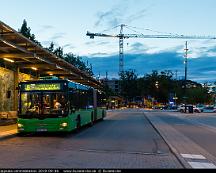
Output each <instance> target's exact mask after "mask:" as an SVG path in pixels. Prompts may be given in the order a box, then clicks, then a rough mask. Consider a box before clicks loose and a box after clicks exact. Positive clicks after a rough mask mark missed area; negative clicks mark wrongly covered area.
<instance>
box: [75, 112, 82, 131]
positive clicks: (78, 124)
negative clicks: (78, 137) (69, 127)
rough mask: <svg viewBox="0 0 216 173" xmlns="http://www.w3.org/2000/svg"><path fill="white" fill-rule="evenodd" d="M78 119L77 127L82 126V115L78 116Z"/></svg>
mask: <svg viewBox="0 0 216 173" xmlns="http://www.w3.org/2000/svg"><path fill="white" fill-rule="evenodd" d="M76 121H77V129H79V128H81V117H80V115H78V116H77V119H76Z"/></svg>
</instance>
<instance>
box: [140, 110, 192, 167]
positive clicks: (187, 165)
mask: <svg viewBox="0 0 216 173" xmlns="http://www.w3.org/2000/svg"><path fill="white" fill-rule="evenodd" d="M143 115H144V116H145V117H146V119H147V120H148V122H149V123H150V124H151V125H152V127H153V128H154V129H155V130H156V132H157V133H158V134H159V135H160V136H161V137H162V139H163V140H164V142H165V143H166V144H167V146H168V147H169V149H170V151H171V152H172V153H173V155H174V156H175V157H176V158H177V160H178V161H179V162H180V164H181V165H182V166H183V168H184V169H191V166H190V165H189V164H188V163H187V162H186V161H185V160H184V159H183V158H182V157H181V156H180V155H179V153H178V152H177V150H176V149H175V147H173V146H172V145H171V144H170V143H169V141H168V140H167V139H166V137H165V136H164V135H163V134H162V133H161V132H160V131H159V130H158V129H157V128H156V126H155V125H154V124H153V123H152V121H151V120H150V119H149V117H148V116H147V115H146V114H145V113H144V112H143Z"/></svg>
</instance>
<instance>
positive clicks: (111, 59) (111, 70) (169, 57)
mask: <svg viewBox="0 0 216 173" xmlns="http://www.w3.org/2000/svg"><path fill="white" fill-rule="evenodd" d="M85 59H88V61H89V62H90V63H92V65H93V71H94V73H95V74H96V75H97V74H99V73H100V74H101V76H105V74H106V71H108V74H109V77H110V78H112V77H116V78H118V70H119V69H118V68H119V66H118V65H119V64H118V62H119V56H118V55H113V56H106V57H103V56H100V54H98V56H95V57H85ZM183 61H184V58H183V57H182V56H180V55H179V54H178V53H175V52H162V53H157V54H125V57H124V65H125V66H124V68H125V70H127V69H135V70H136V72H137V73H138V74H139V75H140V76H143V75H144V74H146V73H151V72H152V70H158V71H163V70H171V71H173V72H175V71H176V70H177V71H178V77H183V76H184V63H183ZM215 64H216V57H200V58H194V59H189V61H188V78H189V79H190V80H195V81H197V82H207V81H212V82H214V81H216V77H215V76H216V69H215Z"/></svg>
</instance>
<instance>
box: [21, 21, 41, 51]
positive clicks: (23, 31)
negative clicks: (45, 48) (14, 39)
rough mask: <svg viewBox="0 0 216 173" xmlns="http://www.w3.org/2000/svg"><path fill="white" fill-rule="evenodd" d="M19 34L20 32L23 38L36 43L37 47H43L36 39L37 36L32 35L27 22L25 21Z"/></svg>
mask: <svg viewBox="0 0 216 173" xmlns="http://www.w3.org/2000/svg"><path fill="white" fill-rule="evenodd" d="M18 32H20V33H21V34H22V35H23V36H25V37H26V38H28V39H30V40H31V41H33V42H35V43H36V44H37V45H39V46H41V47H42V45H41V43H40V42H39V41H37V40H36V39H35V35H34V34H31V28H30V27H28V25H27V21H26V20H25V19H24V20H23V24H22V26H21V28H20V29H18Z"/></svg>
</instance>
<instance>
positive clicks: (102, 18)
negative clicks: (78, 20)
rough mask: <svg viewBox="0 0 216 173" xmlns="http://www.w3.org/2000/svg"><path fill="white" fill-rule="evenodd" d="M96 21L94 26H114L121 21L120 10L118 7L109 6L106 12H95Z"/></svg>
mask: <svg viewBox="0 0 216 173" xmlns="http://www.w3.org/2000/svg"><path fill="white" fill-rule="evenodd" d="M96 16H97V18H98V19H97V21H96V22H95V24H94V26H95V27H97V26H99V25H106V26H111V27H113V26H116V25H118V24H120V23H121V21H122V19H121V16H122V12H121V9H119V8H116V7H114V8H111V9H110V10H108V11H106V12H98V13H97V14H96Z"/></svg>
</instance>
